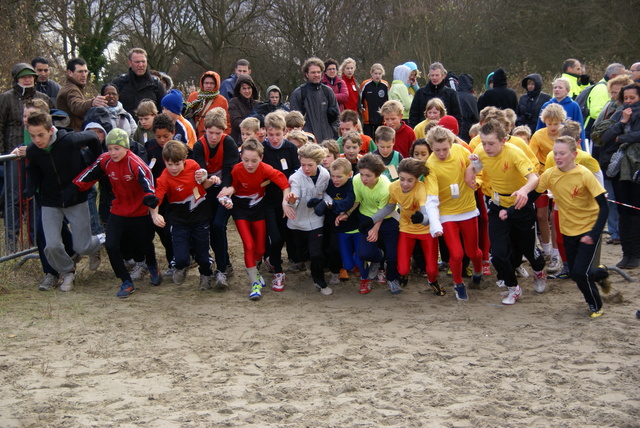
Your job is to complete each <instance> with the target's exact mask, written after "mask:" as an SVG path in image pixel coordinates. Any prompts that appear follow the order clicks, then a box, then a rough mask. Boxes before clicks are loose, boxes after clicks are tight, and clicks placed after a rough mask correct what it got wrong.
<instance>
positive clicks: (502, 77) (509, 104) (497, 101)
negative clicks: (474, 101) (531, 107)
mask: <svg viewBox="0 0 640 428" xmlns="http://www.w3.org/2000/svg"><path fill="white" fill-rule="evenodd" d="M487 106H493V107H498V108H499V109H501V110H502V109H506V108H510V109H511V110H514V111H515V109H516V108H517V107H518V98H517V96H516V92H515V91H514V90H513V89H511V88H509V87H507V73H506V72H505V71H504V70H503V69H502V68H498V69H496V70H494V72H493V88H491V89H489V90H488V91H487V92H485V93H484V94H482V95H481V96H480V98H478V109H479V110H482V109H483V108H485V107H487Z"/></svg>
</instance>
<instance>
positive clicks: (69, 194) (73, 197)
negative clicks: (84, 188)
mask: <svg viewBox="0 0 640 428" xmlns="http://www.w3.org/2000/svg"><path fill="white" fill-rule="evenodd" d="M77 201H78V186H76V185H75V184H73V183H69V185H68V186H67V187H65V188H64V190H63V191H62V206H63V207H70V206H72V205H75V203H76V202H77Z"/></svg>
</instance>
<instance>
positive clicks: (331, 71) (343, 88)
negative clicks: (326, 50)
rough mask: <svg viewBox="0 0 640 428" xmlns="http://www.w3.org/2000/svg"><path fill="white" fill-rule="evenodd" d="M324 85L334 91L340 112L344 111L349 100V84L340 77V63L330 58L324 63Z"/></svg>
mask: <svg viewBox="0 0 640 428" xmlns="http://www.w3.org/2000/svg"><path fill="white" fill-rule="evenodd" d="M322 83H324V84H325V85H327V86H328V87H330V88H331V89H333V93H334V94H335V96H336V101H337V102H338V107H339V108H340V111H343V110H344V108H345V107H344V105H345V103H346V102H347V101H348V100H349V90H348V89H347V84H346V83H345V82H344V81H343V80H342V79H341V78H340V76H338V62H337V61H336V60H335V59H333V58H329V59H327V60H326V61H325V62H324V75H323V76H322Z"/></svg>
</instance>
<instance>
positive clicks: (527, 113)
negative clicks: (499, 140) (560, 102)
mask: <svg viewBox="0 0 640 428" xmlns="http://www.w3.org/2000/svg"><path fill="white" fill-rule="evenodd" d="M529 80H533V83H534V84H535V88H534V90H533V91H527V93H526V94H525V95H523V96H521V97H520V101H519V102H518V108H517V109H516V116H518V119H517V121H516V125H517V126H520V125H527V126H528V127H529V129H531V133H534V132H536V125H537V124H538V116H540V110H541V109H542V105H543V104H544V103H546V102H547V101H549V100H550V99H551V95H549V94H547V93H545V92H542V76H540V75H539V74H537V73H533V74H529V75H528V76H527V77H525V78H524V79H522V87H523V88H524V89H525V90H527V82H528V81H529Z"/></svg>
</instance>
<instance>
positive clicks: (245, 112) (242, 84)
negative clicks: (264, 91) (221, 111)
mask: <svg viewBox="0 0 640 428" xmlns="http://www.w3.org/2000/svg"><path fill="white" fill-rule="evenodd" d="M227 80H228V79H227ZM233 92H234V97H233V98H231V100H230V101H229V117H230V119H231V138H233V141H236V142H238V141H242V139H241V136H240V123H242V121H243V120H244V119H246V118H247V117H249V116H251V114H253V110H254V109H255V107H256V105H257V104H258V89H257V88H256V84H255V83H253V79H252V78H251V76H250V75H249V74H248V73H246V74H240V75H239V76H238V77H237V81H236V86H235V88H234V90H233Z"/></svg>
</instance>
